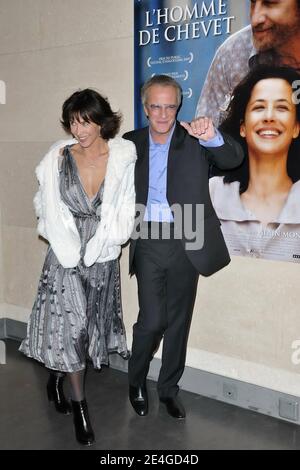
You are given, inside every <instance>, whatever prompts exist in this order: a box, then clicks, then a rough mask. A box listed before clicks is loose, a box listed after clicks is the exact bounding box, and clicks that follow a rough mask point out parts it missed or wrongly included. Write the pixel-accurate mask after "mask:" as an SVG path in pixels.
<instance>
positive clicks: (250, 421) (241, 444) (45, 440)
mask: <svg viewBox="0 0 300 470" xmlns="http://www.w3.org/2000/svg"><path fill="white" fill-rule="evenodd" d="M6 345H7V364H6V365H0V449H79V448H82V447H81V446H80V445H79V444H77V443H76V440H75V438H74V434H73V425H72V416H62V415H59V414H58V413H56V412H55V410H54V407H53V406H51V405H50V404H48V402H47V398H46V392H45V385H46V381H47V371H46V370H45V369H44V367H43V366H41V365H40V364H38V363H36V362H34V361H31V360H29V359H27V358H26V357H24V356H23V355H21V354H20V353H19V352H18V351H17V349H18V343H16V342H14V341H12V340H7V341H6ZM148 389H149V398H150V411H149V414H148V416H146V417H142V418H141V417H139V416H137V415H136V414H135V413H134V411H133V410H132V408H131V405H130V403H129V401H128V397H127V375H126V374H125V373H122V372H118V371H116V370H113V369H109V368H105V369H103V370H102V371H101V372H100V373H99V372H95V371H94V370H92V369H91V370H89V372H88V375H87V386H86V391H87V399H88V403H89V409H90V415H91V419H92V423H93V427H94V431H95V435H96V443H95V445H94V446H92V447H91V448H89V449H98V450H100V449H102V450H104V449H105V450H117V449H121V450H124V449H126V450H132V449H143V450H151V449H152V450H153V449H155V450H162V449H168V450H170V449H174V450H200V449H212V450H214V449H300V427H299V426H296V425H293V424H290V423H285V422H282V421H279V420H276V419H274V418H271V417H268V416H263V415H260V414H257V413H254V412H251V411H247V410H243V409H240V408H237V407H235V406H231V405H227V404H224V403H221V402H217V401H215V400H211V399H208V398H204V397H201V396H199V395H195V394H192V393H188V392H183V391H181V392H180V396H181V398H182V401H183V403H184V405H185V408H186V411H187V418H186V420H175V419H173V418H171V417H170V416H168V414H167V413H166V410H165V408H164V406H163V405H161V404H160V405H159V402H158V399H157V394H156V388H155V383H154V382H151V381H149V382H148Z"/></svg>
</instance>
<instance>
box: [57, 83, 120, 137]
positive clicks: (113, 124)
mask: <svg viewBox="0 0 300 470" xmlns="http://www.w3.org/2000/svg"><path fill="white" fill-rule="evenodd" d="M79 117H81V118H82V119H83V120H84V121H86V122H94V123H95V124H98V125H99V126H101V130H100V135H101V137H102V138H103V139H105V140H107V139H111V138H113V137H115V135H116V134H117V133H118V130H119V128H120V124H121V119H122V118H121V114H120V113H115V112H113V111H112V109H111V107H110V104H109V102H108V100H107V99H106V98H104V97H103V96H101V95H100V94H99V93H98V92H97V91H95V90H92V89H90V88H86V89H85V90H79V91H75V93H73V94H72V95H71V96H70V97H69V98H68V99H67V100H66V101H65V102H64V104H63V107H62V119H61V121H60V122H61V124H62V126H63V128H64V130H65V131H66V132H68V133H69V134H70V133H71V128H70V123H71V121H72V120H73V119H78V118H79Z"/></svg>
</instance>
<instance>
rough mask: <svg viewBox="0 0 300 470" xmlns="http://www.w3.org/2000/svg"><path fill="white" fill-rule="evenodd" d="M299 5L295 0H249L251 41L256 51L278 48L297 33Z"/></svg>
mask: <svg viewBox="0 0 300 470" xmlns="http://www.w3.org/2000/svg"><path fill="white" fill-rule="evenodd" d="M299 10H300V6H298V1H297V0H251V7H250V18H251V26H252V32H253V41H254V45H255V47H256V49H257V50H258V51H260V52H261V51H265V50H268V49H271V48H275V49H280V46H286V43H288V41H289V40H290V39H291V38H293V37H294V36H295V35H298V34H299V28H300V11H299Z"/></svg>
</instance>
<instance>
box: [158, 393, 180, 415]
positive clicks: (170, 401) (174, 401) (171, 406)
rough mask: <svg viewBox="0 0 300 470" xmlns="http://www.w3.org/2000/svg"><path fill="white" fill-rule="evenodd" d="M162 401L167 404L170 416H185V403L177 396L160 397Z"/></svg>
mask: <svg viewBox="0 0 300 470" xmlns="http://www.w3.org/2000/svg"><path fill="white" fill-rule="evenodd" d="M160 401H161V402H162V403H163V404H164V405H166V408H167V412H168V413H169V415H170V416H172V417H173V418H177V419H183V418H185V409H184V407H183V404H182V403H181V401H180V400H179V398H177V397H166V398H160Z"/></svg>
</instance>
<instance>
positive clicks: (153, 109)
mask: <svg viewBox="0 0 300 470" xmlns="http://www.w3.org/2000/svg"><path fill="white" fill-rule="evenodd" d="M177 109H178V103H177V92H176V89H175V88H174V87H173V86H169V85H167V86H162V85H152V86H151V87H150V88H149V89H148V91H147V97H146V103H145V106H144V111H145V113H146V116H147V117H148V119H149V126H150V131H151V134H152V137H153V138H154V140H156V141H157V142H161V143H163V142H164V141H166V140H167V138H168V134H169V132H170V130H171V129H172V126H173V124H174V122H175V119H176V113H177Z"/></svg>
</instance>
